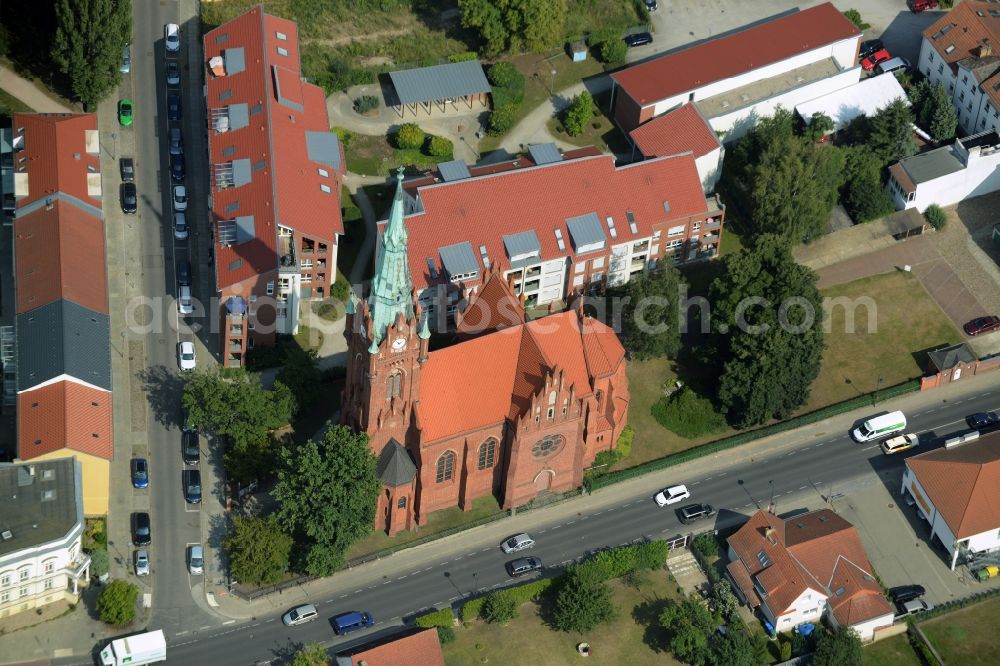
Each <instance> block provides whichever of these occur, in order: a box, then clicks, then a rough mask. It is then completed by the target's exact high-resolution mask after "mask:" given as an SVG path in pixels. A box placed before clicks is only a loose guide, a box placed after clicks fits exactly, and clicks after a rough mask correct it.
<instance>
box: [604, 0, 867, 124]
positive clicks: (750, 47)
mask: <svg viewBox="0 0 1000 666" xmlns="http://www.w3.org/2000/svg"><path fill="white" fill-rule="evenodd" d="M860 34H861V32H860V31H859V30H858V29H857V28H856V27H855V26H854V24H853V23H851V22H850V21H848V20H847V19H846V18H844V15H843V14H841V13H840V11H839V10H838V9H837V8H836V7H834V6H833V5H832V4H831V3H829V2H824V3H823V4H821V5H817V6H815V7H810V8H809V9H803V10H801V11H798V12H795V13H794V14H788V15H785V16H780V17H778V18H774V19H771V20H769V21H767V22H766V23H762V24H759V25H752V26H748V27H746V28H744V29H742V30H740V31H739V32H736V33H733V34H730V35H726V36H723V37H716V38H715V39H710V40H708V41H705V42H701V43H700V44H696V45H694V46H690V47H688V48H686V49H683V50H681V51H675V52H673V53H667V54H665V55H662V56H660V57H659V58H655V59H653V60H649V61H647V62H644V63H641V64H638V65H633V66H631V67H627V68H625V69H623V70H620V71H618V72H615V73H614V74H612V75H611V77H612V78H613V79H614V80H615V82H616V83H617V84H618V85H619V86H621V87H622V88H623V89H624V90H625V91H626V92H627V93H628V95H629V97H631V98H632V99H634V100H635V101H636V102H638V103H639V105H640V106H648V105H650V104H654V103H656V102H659V101H660V100H663V99H667V98H669V97H673V96H675V95H679V94H681V93H685V92H688V91H690V90H695V89H697V88H701V87H704V86H707V85H709V84H711V83H714V82H716V81H721V80H723V79H728V78H731V77H734V76H738V75H740V74H743V73H745V72H750V71H753V70H755V69H757V68H759V67H763V66H765V65H771V64H773V63H776V62H781V61H782V60H787V59H788V58H791V57H793V56H796V55H798V54H800V53H804V52H806V51H810V50H812V49H817V48H819V47H821V46H825V45H828V44H833V43H835V42H839V41H841V40H844V39H849V38H851V37H857V36H859V35H860Z"/></svg>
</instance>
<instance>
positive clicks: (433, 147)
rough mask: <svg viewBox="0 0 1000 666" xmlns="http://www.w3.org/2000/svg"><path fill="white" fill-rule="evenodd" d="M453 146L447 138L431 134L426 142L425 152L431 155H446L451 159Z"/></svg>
mask: <svg viewBox="0 0 1000 666" xmlns="http://www.w3.org/2000/svg"><path fill="white" fill-rule="evenodd" d="M454 149H455V147H454V145H452V143H451V141H450V140H449V139H446V138H444V137H443V136H432V137H431V138H430V140H429V141H428V142H427V152H428V154H430V155H431V157H446V158H448V159H451V157H452V153H453V151H454Z"/></svg>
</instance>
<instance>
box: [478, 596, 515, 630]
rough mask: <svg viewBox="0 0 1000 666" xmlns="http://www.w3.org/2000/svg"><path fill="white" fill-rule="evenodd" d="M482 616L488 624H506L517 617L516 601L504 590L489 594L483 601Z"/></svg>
mask: <svg viewBox="0 0 1000 666" xmlns="http://www.w3.org/2000/svg"><path fill="white" fill-rule="evenodd" d="M482 615H483V619H484V620H486V621H487V622H489V623H490V624H507V623H508V622H510V621H511V620H513V619H514V618H515V617H517V600H516V599H514V597H512V596H511V595H509V594H507V592H506V591H505V590H498V591H497V592H490V593H489V594H488V595H487V596H486V599H485V600H484V601H483V610H482Z"/></svg>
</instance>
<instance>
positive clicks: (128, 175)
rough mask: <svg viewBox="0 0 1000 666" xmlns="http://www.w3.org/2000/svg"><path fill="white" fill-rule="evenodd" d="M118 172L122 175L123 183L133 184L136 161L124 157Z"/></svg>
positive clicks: (119, 162) (119, 164) (119, 161)
mask: <svg viewBox="0 0 1000 666" xmlns="http://www.w3.org/2000/svg"><path fill="white" fill-rule="evenodd" d="M118 171H119V172H120V173H121V175H122V182H123V183H131V182H132V181H134V180H135V160H133V159H132V158H131V157H123V158H121V159H120V160H118Z"/></svg>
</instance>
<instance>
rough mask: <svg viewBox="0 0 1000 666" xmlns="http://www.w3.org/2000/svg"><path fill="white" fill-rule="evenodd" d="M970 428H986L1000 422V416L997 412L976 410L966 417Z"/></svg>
mask: <svg viewBox="0 0 1000 666" xmlns="http://www.w3.org/2000/svg"><path fill="white" fill-rule="evenodd" d="M965 421H966V423H968V424H969V427H970V428H986V427H989V426H994V425H997V424H998V423H1000V416H997V413H996V412H976V413H975V414H970V415H969V416H967V417H966V418H965Z"/></svg>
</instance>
